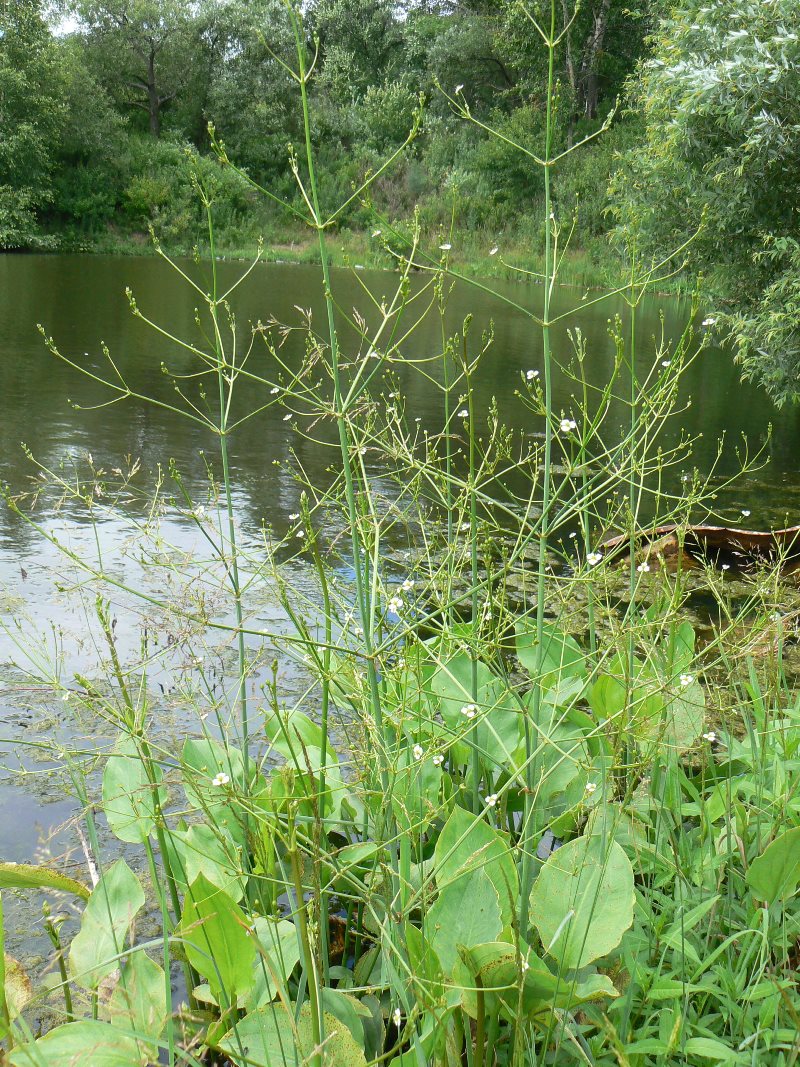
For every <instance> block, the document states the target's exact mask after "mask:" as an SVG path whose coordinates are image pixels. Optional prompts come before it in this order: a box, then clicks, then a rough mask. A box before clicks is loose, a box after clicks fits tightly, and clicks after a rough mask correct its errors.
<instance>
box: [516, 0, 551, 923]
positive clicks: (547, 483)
mask: <svg viewBox="0 0 800 1067" xmlns="http://www.w3.org/2000/svg"><path fill="white" fill-rule="evenodd" d="M526 14H527V16H528V18H529V19H530V20H531V21H532V22H533V23H534V25H535V27H536V29H537V30H538V31H539V33H540V34H541V36H542V38H543V40H544V42H545V45H546V47H547V112H546V124H545V146H544V156H543V159H542V162H543V169H544V216H545V248H544V286H543V289H544V300H543V308H542V360H543V369H544V405H545V425H544V455H543V459H542V479H543V482H542V517H541V520H540V523H539V538H538V549H539V561H538V571H537V575H536V661H535V674H534V679H535V683H536V684H534V687H533V703H532V708H531V714H530V716H527V715H526V716H525V760H526V765H525V779H526V780H525V786H526V788H525V810H524V815H523V828H522V839H521V848H522V871H521V877H520V893H521V896H520V908H519V930H520V936H521V937H523V938H527V936H528V906H529V897H530V893H531V888H532V886H533V855H534V841H533V834H534V819H533V806H534V799H535V788H536V780H537V768H536V762H537V759H536V753H537V752H538V750H539V749H540V747H541V746H540V745H539V742H538V737H536V736H534V731H535V724H537V723H538V721H539V713H540V710H541V701H542V687H541V684H538V681H537V680H538V678H540V677H541V674H542V664H543V637H544V613H545V593H546V580H547V552H548V544H549V534H550V500H551V479H552V451H553V368H552V350H551V343H550V302H551V297H552V293H553V286H554V284H555V265H554V261H553V218H552V194H551V188H550V168H551V165H552V149H553V105H554V99H553V96H554V92H555V50H556V45H557V39H556V4H555V0H551V2H550V32H549V34H544V33H543V32H542V30H541V28H540V27H539V24H538V23H537V22H536V21H535V20H534V19H533V16H532V15H530V13H529V12H528V11H527V10H526ZM531 719H532V720H533V723H532V722H531Z"/></svg>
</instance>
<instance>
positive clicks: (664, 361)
mask: <svg viewBox="0 0 800 1067" xmlns="http://www.w3.org/2000/svg"><path fill="white" fill-rule="evenodd" d="M671 364H672V360H671V359H662V360H661V366H662V367H669V366H670V365H671Z"/></svg>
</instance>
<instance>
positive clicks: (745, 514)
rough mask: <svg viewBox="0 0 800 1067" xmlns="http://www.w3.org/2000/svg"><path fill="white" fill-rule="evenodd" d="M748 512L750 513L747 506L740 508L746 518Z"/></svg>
mask: <svg viewBox="0 0 800 1067" xmlns="http://www.w3.org/2000/svg"><path fill="white" fill-rule="evenodd" d="M749 514H750V509H749V508H742V515H744V517H745V518H747V517H748V516H749Z"/></svg>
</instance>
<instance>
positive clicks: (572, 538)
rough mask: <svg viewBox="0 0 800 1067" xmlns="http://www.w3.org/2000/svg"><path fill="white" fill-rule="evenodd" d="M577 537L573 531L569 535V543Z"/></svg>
mask: <svg viewBox="0 0 800 1067" xmlns="http://www.w3.org/2000/svg"><path fill="white" fill-rule="evenodd" d="M577 536H578V535H577V533H576V532H575V531H574V530H573V531H572V533H571V534H570V535H569V539H570V541H574V540H575V538H576V537H577Z"/></svg>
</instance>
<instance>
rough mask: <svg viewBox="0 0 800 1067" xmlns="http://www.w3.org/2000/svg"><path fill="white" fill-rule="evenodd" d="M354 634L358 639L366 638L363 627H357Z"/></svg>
mask: <svg viewBox="0 0 800 1067" xmlns="http://www.w3.org/2000/svg"><path fill="white" fill-rule="evenodd" d="M353 633H354V634H355V636H356V637H363V636H364V627H363V626H356V628H355V630H353Z"/></svg>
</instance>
